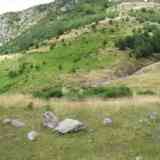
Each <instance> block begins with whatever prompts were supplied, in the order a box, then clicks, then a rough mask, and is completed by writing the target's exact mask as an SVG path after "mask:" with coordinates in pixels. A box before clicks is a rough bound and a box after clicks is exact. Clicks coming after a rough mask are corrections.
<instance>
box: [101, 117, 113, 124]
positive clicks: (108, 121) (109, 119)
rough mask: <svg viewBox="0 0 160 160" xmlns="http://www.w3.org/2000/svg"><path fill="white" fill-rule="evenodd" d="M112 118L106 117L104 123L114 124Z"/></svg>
mask: <svg viewBox="0 0 160 160" xmlns="http://www.w3.org/2000/svg"><path fill="white" fill-rule="evenodd" d="M112 122H113V121H112V119H111V118H105V119H104V120H103V124H104V125H111V124H112Z"/></svg>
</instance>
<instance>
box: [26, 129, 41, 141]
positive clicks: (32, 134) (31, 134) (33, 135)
mask: <svg viewBox="0 0 160 160" xmlns="http://www.w3.org/2000/svg"><path fill="white" fill-rule="evenodd" d="M38 136H39V133H38V132H36V131H30V132H29V133H28V134H27V138H28V140H30V141H34V140H36V139H37V138H38Z"/></svg>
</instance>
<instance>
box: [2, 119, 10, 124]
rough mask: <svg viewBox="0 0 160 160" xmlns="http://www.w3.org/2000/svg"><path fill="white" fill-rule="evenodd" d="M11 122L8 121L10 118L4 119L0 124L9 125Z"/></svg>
mask: <svg viewBox="0 0 160 160" xmlns="http://www.w3.org/2000/svg"><path fill="white" fill-rule="evenodd" d="M11 121H12V119H10V118H5V119H4V120H3V121H2V123H3V124H10V123H11Z"/></svg>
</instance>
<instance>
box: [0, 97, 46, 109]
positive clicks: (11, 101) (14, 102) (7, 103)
mask: <svg viewBox="0 0 160 160" xmlns="http://www.w3.org/2000/svg"><path fill="white" fill-rule="evenodd" d="M30 104H32V105H33V107H35V108H36V107H41V106H43V105H45V104H46V102H45V101H44V100H41V99H38V98H33V97H32V96H31V95H22V94H13V95H1V96H0V106H2V107H25V106H28V105H30Z"/></svg>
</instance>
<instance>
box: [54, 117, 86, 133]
mask: <svg viewBox="0 0 160 160" xmlns="http://www.w3.org/2000/svg"><path fill="white" fill-rule="evenodd" d="M84 128H85V126H84V124H83V123H82V122H80V121H78V120H74V119H65V120H63V121H61V122H60V123H59V124H58V126H57V127H56V128H55V130H56V131H57V132H59V133H61V134H65V133H69V132H78V131H79V130H81V129H84Z"/></svg>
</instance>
